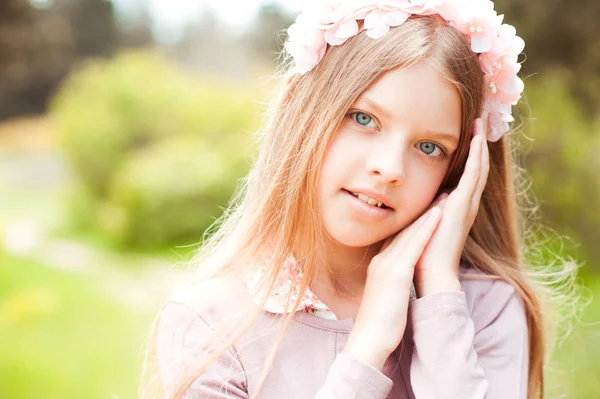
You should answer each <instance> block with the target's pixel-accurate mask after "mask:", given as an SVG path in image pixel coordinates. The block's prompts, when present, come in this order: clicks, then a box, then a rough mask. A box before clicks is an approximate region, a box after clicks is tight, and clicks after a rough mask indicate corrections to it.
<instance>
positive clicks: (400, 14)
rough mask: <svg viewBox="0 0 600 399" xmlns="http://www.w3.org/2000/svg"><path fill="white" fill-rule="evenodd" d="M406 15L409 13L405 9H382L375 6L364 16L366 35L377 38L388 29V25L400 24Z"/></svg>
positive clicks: (405, 18) (408, 15) (406, 17)
mask: <svg viewBox="0 0 600 399" xmlns="http://www.w3.org/2000/svg"><path fill="white" fill-rule="evenodd" d="M408 17H410V14H409V13H407V12H406V11H402V10H394V11H383V10H381V9H379V8H377V9H375V10H373V11H371V12H369V13H368V14H367V16H366V17H365V23H364V28H365V29H366V30H367V36H369V37H370V38H372V39H379V38H380V37H382V36H383V35H385V34H386V33H387V31H389V30H390V27H393V26H399V25H402V24H403V23H404V22H405V21H406V20H407V19H408Z"/></svg>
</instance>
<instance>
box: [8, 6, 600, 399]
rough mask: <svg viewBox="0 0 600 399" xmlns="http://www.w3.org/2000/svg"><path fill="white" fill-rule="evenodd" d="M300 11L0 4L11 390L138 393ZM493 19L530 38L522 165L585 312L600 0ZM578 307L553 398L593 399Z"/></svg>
mask: <svg viewBox="0 0 600 399" xmlns="http://www.w3.org/2000/svg"><path fill="white" fill-rule="evenodd" d="M298 4H299V1H297V2H294V1H292V0H289V1H270V2H261V1H260V0H239V1H235V0H206V1H200V0H197V1H194V0H112V1H107V0H2V1H1V2H0V398H3V399H4V398H6V399H13V398H19V399H25V398H27V399H29V398H31V399H34V398H35V399H40V398H43V399H55V398H56V399H59V398H60V399H66V398H86V399H87V398H89V399H93V398H134V397H136V396H137V394H136V387H137V383H138V380H139V372H140V364H141V362H142V354H143V344H144V342H145V339H146V336H147V333H148V330H149V326H150V323H151V321H152V318H153V316H154V314H155V312H156V311H157V309H158V306H159V305H160V303H161V301H162V299H163V298H164V295H165V294H166V289H167V288H168V286H169V281H168V280H169V278H176V276H177V272H178V270H180V268H179V266H177V265H178V264H180V263H181V262H183V261H185V260H186V259H189V256H190V253H191V251H192V250H193V248H194V244H196V243H197V242H198V241H199V238H200V236H201V234H202V232H203V231H204V229H205V228H206V227H207V226H209V225H210V224H211V222H212V221H213V220H214V219H215V218H216V217H218V216H219V215H220V213H221V212H222V207H224V206H225V205H226V204H227V201H228V199H229V197H230V195H231V194H232V192H233V190H234V188H235V185H236V181H237V179H239V178H241V177H243V176H244V175H245V173H246V172H247V170H248V168H249V165H250V162H251V160H252V157H253V155H254V153H255V147H254V145H253V142H252V138H251V135H250V132H252V131H254V130H256V129H257V128H258V127H259V125H260V113H261V112H262V110H263V108H264V107H263V105H264V102H265V101H266V100H267V97H266V95H267V92H268V91H269V90H270V88H271V86H270V85H271V82H270V81H269V74H271V73H272V72H273V70H274V68H275V59H276V57H277V54H276V53H277V51H278V50H279V49H280V48H281V45H282V43H283V41H284V39H285V31H284V29H285V28H286V27H287V26H289V25H290V24H291V23H292V21H293V19H294V18H295V15H296V14H297V12H298V10H299V8H298ZM496 9H497V10H498V13H499V14H503V13H505V14H506V15H508V18H507V19H506V21H505V22H507V23H510V24H513V25H515V26H516V28H517V32H518V33H519V35H520V36H522V37H523V38H524V39H525V41H526V48H525V53H526V56H527V62H526V63H525V65H524V67H523V70H522V74H521V75H522V77H523V78H524V80H525V95H526V101H523V102H522V103H521V105H520V108H519V111H520V114H521V116H522V119H523V121H524V135H523V138H522V150H523V153H522V159H521V163H522V164H523V165H524V166H525V167H526V168H527V169H528V170H529V172H530V174H531V181H529V182H528V183H527V187H529V186H531V188H532V190H533V194H534V195H535V196H536V197H537V199H538V201H539V206H540V215H541V219H540V220H539V222H540V223H543V225H544V226H546V229H545V230H544V229H542V228H540V229H538V230H536V231H535V232H534V234H539V235H540V237H544V239H546V241H545V245H546V246H545V247H544V248H542V249H541V251H542V252H543V253H544V254H547V258H548V259H551V256H552V254H554V253H559V254H561V255H562V256H564V257H567V258H568V257H573V258H574V259H576V260H577V261H578V262H580V263H582V264H583V267H582V268H581V270H580V273H579V276H580V283H581V284H582V287H583V288H584V291H583V293H584V294H585V297H586V298H588V299H587V300H585V301H583V300H582V303H583V302H590V301H589V298H593V297H594V295H596V296H597V295H599V294H600V245H599V244H600V178H599V177H598V173H599V171H600V24H598V19H599V18H600V2H598V1H597V0H587V1H586V0H554V1H551V2H549V1H547V0H528V1H523V0H497V1H496ZM525 188H526V187H523V189H525ZM548 233H549V234H548ZM552 237H554V238H552ZM544 256H546V255H544ZM167 271H168V273H167ZM582 309H583V312H582V314H581V315H580V316H581V323H580V326H579V327H578V328H577V329H576V330H574V331H573V333H572V334H571V336H570V337H569V338H568V339H566V340H564V343H563V344H562V345H561V346H560V347H559V348H558V350H557V351H556V352H555V354H554V355H553V357H552V360H551V362H550V364H549V367H548V369H549V375H548V380H549V383H550V388H549V391H548V394H551V395H553V396H551V397H559V396H558V392H561V393H563V396H562V397H565V398H596V397H600V380H599V379H598V375H600V324H599V323H600V302H599V301H598V300H594V301H591V303H590V304H589V306H586V307H583V306H582ZM574 316H576V315H574Z"/></svg>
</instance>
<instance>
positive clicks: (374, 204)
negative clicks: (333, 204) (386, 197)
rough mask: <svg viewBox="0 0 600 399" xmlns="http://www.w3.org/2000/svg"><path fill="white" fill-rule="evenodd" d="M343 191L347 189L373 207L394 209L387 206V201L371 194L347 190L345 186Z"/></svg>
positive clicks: (349, 192) (347, 191)
mask: <svg viewBox="0 0 600 399" xmlns="http://www.w3.org/2000/svg"><path fill="white" fill-rule="evenodd" d="M342 191H345V192H346V193H348V194H350V195H352V196H353V197H355V198H358V199H359V200H361V201H363V202H364V203H366V204H367V205H369V206H372V207H373V208H379V209H389V210H394V209H393V208H392V207H389V206H387V205H386V204H385V203H383V202H381V201H378V200H376V199H374V198H370V197H369V196H367V195H365V194H362V193H354V192H352V191H349V190H346V189H345V188H343V189H342Z"/></svg>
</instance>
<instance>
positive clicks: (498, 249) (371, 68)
mask: <svg viewBox="0 0 600 399" xmlns="http://www.w3.org/2000/svg"><path fill="white" fill-rule="evenodd" d="M327 51H328V53H327V55H326V56H325V57H324V59H323V60H322V61H321V62H320V63H319V64H318V65H317V67H316V68H315V69H313V70H312V71H311V72H309V73H308V74H306V75H291V76H287V75H286V71H287V70H288V69H289V66H290V65H289V63H290V60H289V59H286V58H284V59H283V62H281V63H280V68H281V69H280V71H278V73H277V74H276V75H275V76H276V77H277V78H278V79H280V81H279V85H278V86H277V88H276V90H275V92H274V95H273V97H272V102H271V103H270V107H269V108H268V110H267V112H266V114H265V119H264V123H263V126H262V127H261V129H260V130H259V135H258V142H259V145H260V147H259V152H258V158H257V159H256V160H255V162H254V164H253V167H252V169H251V171H250V172H249V174H248V176H247V177H246V178H245V179H244V180H243V181H242V182H241V185H240V187H239V188H238V190H237V191H236V193H235V195H234V196H233V198H232V201H231V202H230V204H229V206H228V208H227V210H226V211H225V213H224V214H223V216H222V217H221V218H220V219H219V220H218V222H217V223H215V224H214V225H213V226H212V228H211V229H210V230H209V231H208V232H207V234H206V236H205V237H206V238H205V240H204V242H203V245H202V246H201V248H200V249H199V252H198V254H197V256H196V257H195V258H194V260H193V261H192V263H193V265H194V269H195V270H196V273H197V277H198V279H199V280H200V281H210V280H217V279H227V276H240V275H244V274H245V273H248V272H251V271H252V270H253V268H255V267H256V265H257V264H261V260H264V259H269V262H268V264H269V266H270V268H269V270H268V272H267V276H266V278H265V279H264V283H265V288H266V290H267V291H269V290H270V289H271V287H273V285H274V283H275V281H276V277H277V274H278V273H279V270H280V268H281V265H283V264H284V263H285V260H286V259H288V257H289V256H290V255H292V253H293V254H294V256H295V258H296V259H297V260H298V264H299V265H301V267H302V268H303V272H304V273H303V275H304V277H303V280H302V284H301V287H300V292H304V290H305V289H306V287H307V286H308V285H309V284H310V282H311V278H312V276H313V275H314V272H315V270H314V268H315V265H318V264H319V261H320V254H322V253H323V252H322V251H321V249H322V248H321V245H322V244H321V243H322V242H323V240H322V237H321V235H322V234H324V233H323V229H322V226H321V224H320V223H321V222H320V220H319V217H318V211H317V210H318V207H317V201H316V187H317V184H316V183H317V180H318V174H319V170H320V165H321V163H322V161H323V158H324V157H325V154H326V149H327V146H328V144H329V143H330V142H331V140H332V138H333V137H334V135H335V133H336V131H337V129H338V127H339V126H340V124H341V122H342V119H343V117H344V115H345V114H346V112H347V110H348V109H349V108H350V107H351V105H352V104H353V103H354V101H355V100H356V99H357V97H358V96H359V95H360V94H361V93H362V92H363V91H364V90H366V89H367V88H368V87H369V86H370V85H372V84H373V82H374V81H376V80H377V79H378V78H379V77H380V76H381V75H382V74H384V73H385V72H386V71H389V70H392V69H395V68H402V67H408V66H410V65H414V64H416V63H420V62H426V63H429V64H430V65H432V66H434V67H435V68H436V69H437V70H438V71H439V72H440V73H441V74H442V75H443V76H444V77H445V78H446V79H447V80H448V81H450V82H451V83H453V84H454V85H455V87H456V89H457V90H458V93H459V94H460V98H461V101H462V129H461V138H460V143H459V147H458V150H457V152H456V155H455V157H454V158H453V160H452V162H451V164H450V167H449V170H448V173H447V175H446V177H445V179H444V181H443V183H442V185H441V187H440V191H442V190H444V189H447V188H453V187H455V186H456V184H457V183H458V180H459V179H460V176H461V174H462V171H463V168H464V164H465V162H466V158H467V155H468V148H469V142H470V137H471V134H472V130H471V126H472V124H473V122H474V120H475V119H476V118H477V117H478V116H479V115H480V114H481V111H482V102H483V95H484V81H483V72H482V71H481V68H480V66H479V63H478V59H477V55H476V54H475V53H473V52H472V51H471V49H470V47H469V44H468V42H467V40H466V39H465V37H464V36H463V35H462V34H460V33H459V32H458V31H457V30H456V29H454V28H452V27H450V26H448V24H447V23H446V22H445V21H443V20H442V19H441V18H439V17H436V16H426V17H419V16H413V17H411V18H410V19H409V20H408V21H407V22H406V23H404V24H403V25H401V26H399V27H396V28H393V29H391V30H390V31H389V32H388V33H387V34H386V35H385V36H384V37H383V38H381V39H378V40H372V39H370V38H369V37H367V36H366V35H365V34H364V32H363V33H360V34H358V35H357V36H355V37H352V38H351V39H349V40H348V41H347V42H346V43H345V44H344V45H341V46H334V47H331V48H329V49H328V50H327ZM513 136H514V135H505V136H504V137H503V138H502V139H500V140H499V141H497V142H495V143H490V145H489V151H490V163H491V169H490V173H489V177H488V183H487V186H486V189H485V191H484V193H483V196H482V199H481V204H480V208H479V213H478V215H477V218H476V220H475V223H474V225H473V227H472V229H471V231H470V233H469V236H468V239H467V242H466V245H465V247H464V251H463V256H462V258H463V260H464V261H465V262H466V263H468V264H470V265H474V266H475V267H476V268H478V269H479V270H480V271H483V272H484V273H485V275H488V276H491V277H492V278H497V279H502V280H504V281H506V282H508V283H509V284H511V285H512V286H513V287H514V288H515V290H516V292H517V293H518V294H519V295H520V297H521V298H522V300H523V303H524V306H525V310H526V315H527V324H528V328H529V350H530V353H529V386H528V398H536V399H537V398H543V396H544V373H543V370H544V360H545V353H547V350H548V348H549V345H550V343H551V342H552V340H551V339H549V338H548V337H547V336H546V329H547V326H548V320H545V317H544V315H545V311H544V309H543V308H542V304H543V303H545V301H544V300H542V299H544V298H546V297H548V296H549V294H548V293H549V292H550V289H551V288H553V287H555V286H556V285H555V284H553V282H555V281H562V282H564V281H568V280H569V279H571V280H572V278H573V276H574V273H575V272H576V268H575V266H574V265H573V263H569V262H560V265H559V267H554V268H553V269H552V270H549V272H548V273H545V272H544V270H546V269H545V268H544V267H545V266H544V267H543V266H542V265H538V266H537V267H534V266H533V265H531V264H530V263H528V260H527V255H528V253H527V250H526V248H527V246H528V245H532V243H528V242H527V240H530V238H532V237H530V236H529V235H527V231H528V230H527V226H526V222H527V220H528V216H526V214H525V210H526V208H527V207H528V206H530V204H531V202H530V200H529V199H527V198H528V197H527V196H526V195H525V194H526V193H525V192H518V190H520V187H519V186H518V185H517V184H516V183H515V182H518V181H519V176H520V173H521V172H522V171H521V170H520V169H519V168H518V167H517V165H516V163H515V162H513V152H514V140H513ZM519 201H520V202H519ZM530 241H531V240H530ZM532 242H533V241H532ZM548 276H550V280H551V281H550V282H548ZM463 277H465V278H469V277H473V276H463ZM563 288H564V284H563ZM288 298H289V297H288ZM300 299H301V298H300V297H299V298H298V300H296V303H295V304H294V305H292V308H293V309H296V308H297V306H298V304H299V301H300ZM259 314H260V309H259V308H258V309H257V310H256V311H254V312H250V313H246V314H243V315H241V316H239V317H241V320H236V321H235V322H231V323H229V325H230V328H231V331H228V332H224V331H223V332H221V334H220V336H219V337H215V340H214V342H213V343H212V344H209V345H208V346H209V347H210V346H211V345H212V347H211V348H210V350H206V353H205V357H204V358H203V359H202V361H199V362H198V363H199V364H198V365H197V368H196V370H195V371H194V373H192V374H190V375H187V376H185V378H182V381H181V383H180V384H179V389H176V392H175V393H174V394H173V396H172V398H177V397H180V396H181V395H182V394H183V393H184V392H185V390H186V389H187V388H188V387H189V385H190V384H191V382H192V381H193V380H194V378H195V377H197V376H198V375H200V373H202V372H203V370H205V369H206V367H207V366H208V365H209V364H210V363H211V362H212V361H214V360H215V359H217V358H218V357H219V356H221V355H222V354H223V353H224V352H225V351H227V350H229V348H231V347H232V346H233V345H234V343H235V342H236V341H237V340H238V339H239V338H240V337H241V336H242V335H243V334H244V333H245V332H246V331H248V329H249V328H250V326H252V324H253V323H254V321H255V320H256V318H257V317H258V315H259ZM231 317H232V319H233V318H234V316H231ZM292 317H293V313H288V314H287V315H286V316H285V317H284V318H283V322H282V326H281V329H280V332H279V335H278V337H277V340H276V342H275V344H274V345H273V347H272V350H271V352H270V355H269V357H268V359H267V364H266V365H265V367H264V372H263V374H262V377H261V379H260V382H259V384H258V389H257V392H255V393H254V395H253V396H252V397H253V398H255V397H258V392H259V391H260V388H261V387H262V384H263V382H264V380H265V378H266V376H267V373H268V370H269V368H270V365H271V363H272V362H273V359H274V356H275V353H276V351H277V349H278V347H279V344H280V343H281V341H282V339H283V336H284V334H285V332H286V330H287V327H288V325H289V323H290V321H291V319H292ZM240 321H241V322H240ZM224 338H225V339H224ZM152 349H153V348H151V350H150V352H152Z"/></svg>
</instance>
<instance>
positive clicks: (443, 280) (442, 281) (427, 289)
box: [415, 273, 462, 298]
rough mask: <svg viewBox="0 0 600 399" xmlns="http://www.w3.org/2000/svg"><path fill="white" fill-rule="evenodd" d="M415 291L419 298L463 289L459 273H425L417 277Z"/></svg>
mask: <svg viewBox="0 0 600 399" xmlns="http://www.w3.org/2000/svg"><path fill="white" fill-rule="evenodd" d="M415 291H416V293H417V298H422V297H425V296H429V295H433V294H437V293H440V292H448V291H462V286H461V284H460V280H459V279H458V275H444V274H440V273H436V274H435V275H431V276H428V275H424V276H421V277H420V278H418V279H415Z"/></svg>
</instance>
